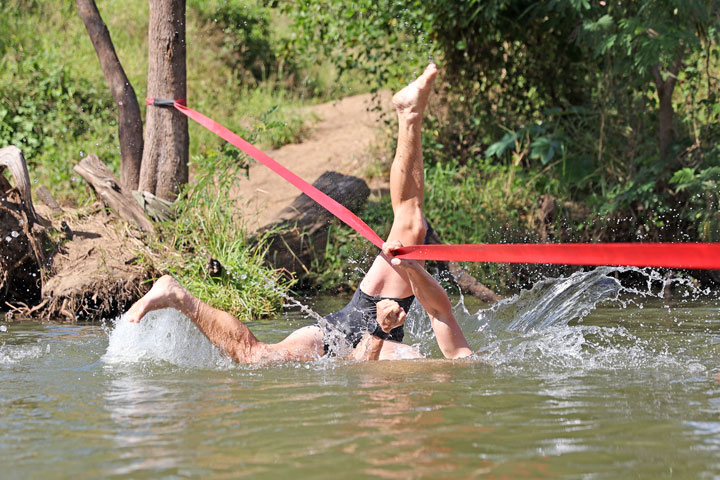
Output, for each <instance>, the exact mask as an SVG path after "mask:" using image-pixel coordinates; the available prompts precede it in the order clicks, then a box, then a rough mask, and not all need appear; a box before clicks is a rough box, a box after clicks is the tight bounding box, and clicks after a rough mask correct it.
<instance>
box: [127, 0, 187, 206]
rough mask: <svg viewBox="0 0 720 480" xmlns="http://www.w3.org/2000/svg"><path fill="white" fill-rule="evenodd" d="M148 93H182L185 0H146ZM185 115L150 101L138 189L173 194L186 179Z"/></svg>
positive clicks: (169, 197) (173, 96) (166, 195)
mask: <svg viewBox="0 0 720 480" xmlns="http://www.w3.org/2000/svg"><path fill="white" fill-rule="evenodd" d="M149 3H150V24H149V42H148V43H149V44H148V96H149V97H156V98H167V99H173V100H177V99H180V98H185V95H186V77H185V75H186V70H185V0H149ZM187 164H188V126H187V118H186V117H185V116H184V115H182V114H180V112H177V111H175V110H173V109H168V108H159V107H149V108H148V109H147V114H146V123H145V151H144V152H143V160H142V168H141V170H140V186H139V190H141V191H148V192H150V193H154V194H155V195H156V196H158V197H160V198H163V199H165V200H173V199H174V198H175V197H176V196H177V193H178V190H179V187H180V186H181V185H182V184H184V183H187V180H188V165H187Z"/></svg>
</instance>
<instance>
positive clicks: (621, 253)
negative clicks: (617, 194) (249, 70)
mask: <svg viewBox="0 0 720 480" xmlns="http://www.w3.org/2000/svg"><path fill="white" fill-rule="evenodd" d="M155 100H156V99H153V98H148V99H146V104H147V105H154V104H155ZM157 100H158V106H163V107H165V106H170V105H169V101H167V100H164V99H163V100H160V99H157ZM172 105H173V106H174V107H175V108H176V109H177V110H179V111H180V112H182V113H183V114H184V115H186V116H187V117H189V118H191V119H193V120H195V121H196V122H197V123H199V124H200V125H202V126H203V127H205V128H207V129H208V130H210V131H211V132H213V133H214V134H215V135H217V136H219V137H220V138H222V139H224V140H226V141H228V142H230V143H231V144H233V145H235V146H236V147H237V148H239V149H240V150H242V151H243V152H245V153H246V154H248V155H250V156H251V157H252V158H254V159H255V160H257V161H258V162H260V163H262V164H263V165H265V166H267V167H268V168H270V169H271V170H272V171H274V172H275V173H277V174H278V175H280V176H281V177H283V178H284V179H285V180H287V181H288V182H290V183H292V184H293V185H295V186H296V187H297V188H298V189H300V191H302V192H304V193H305V194H306V195H307V196H309V197H310V198H312V199H313V200H315V201H316V202H317V203H319V204H320V205H322V206H323V207H325V208H326V209H327V210H328V211H330V212H331V213H332V214H333V215H335V216H336V217H338V218H339V219H340V220H342V221H343V222H345V223H346V224H347V225H349V226H350V227H351V228H353V229H354V230H355V231H357V232H358V233H359V234H360V235H362V236H363V237H365V238H366V239H368V240H369V241H370V242H371V243H373V244H374V245H375V246H377V247H378V248H382V244H383V241H382V239H381V238H380V237H379V236H378V235H377V234H376V233H375V232H374V231H373V230H372V229H371V228H370V227H368V226H367V225H366V224H365V222H363V221H362V220H360V219H359V218H358V217H357V216H356V215H355V214H354V213H352V212H351V211H350V210H348V209H347V208H345V207H344V206H342V205H340V204H339V203H338V202H337V201H335V200H333V199H332V198H330V197H329V196H328V195H326V194H324V193H323V192H321V191H320V190H318V189H317V188H316V187H314V186H312V185H311V184H309V183H308V182H306V181H305V180H303V179H302V178H300V177H298V176H297V175H295V174H294V173H293V172H291V171H290V170H288V169H287V168H285V167H284V166H282V165H281V164H279V163H278V162H277V161H275V160H273V159H272V158H270V156H268V155H267V154H266V153H264V152H262V151H260V150H259V149H257V148H256V147H254V146H253V145H251V144H249V143H248V142H247V141H245V140H243V139H242V138H241V137H239V136H238V135H236V134H235V133H233V132H231V131H230V130H229V129H227V128H226V127H224V126H222V125H220V124H219V123H217V122H216V121H214V120H212V119H210V118H208V117H206V116H205V115H203V114H202V113H199V112H197V111H195V110H193V109H191V108H188V107H187V106H186V105H185V100H184V99H182V100H177V101H175V102H174V103H173V104H172ZM393 253H394V254H395V255H396V256H397V257H399V258H405V259H414V260H441V261H465V262H499V263H547V264H564V265H618V266H636V267H666V268H701V269H709V270H718V269H720V243H562V244H560V243H550V244H488V245H409V246H405V247H402V248H399V249H397V250H395V251H393Z"/></svg>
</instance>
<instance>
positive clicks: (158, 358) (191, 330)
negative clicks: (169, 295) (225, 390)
mask: <svg viewBox="0 0 720 480" xmlns="http://www.w3.org/2000/svg"><path fill="white" fill-rule="evenodd" d="M109 336H110V338H109V343H108V347H107V351H106V353H105V355H103V357H102V360H103V362H105V363H106V364H122V363H143V362H151V363H157V362H167V363H170V364H172V365H176V366H180V367H189V368H208V369H218V368H220V369H224V368H229V367H230V366H231V365H233V362H232V360H230V359H229V358H228V357H227V356H225V355H224V354H223V353H222V352H221V351H220V349H218V348H217V347H215V346H214V345H213V344H212V343H210V341H208V339H207V338H206V337H205V336H204V335H203V334H202V332H200V330H198V329H197V327H195V325H194V324H193V323H192V322H191V321H190V320H189V319H188V318H187V317H186V316H185V315H184V314H182V313H181V312H179V311H177V310H174V309H171V308H168V309H164V310H157V311H154V312H150V313H148V314H147V315H145V317H143V319H142V321H141V322H140V323H130V322H129V321H128V320H127V319H126V318H125V315H123V316H121V317H119V318H118V319H116V320H115V321H114V328H113V329H112V330H111V331H110V332H109Z"/></svg>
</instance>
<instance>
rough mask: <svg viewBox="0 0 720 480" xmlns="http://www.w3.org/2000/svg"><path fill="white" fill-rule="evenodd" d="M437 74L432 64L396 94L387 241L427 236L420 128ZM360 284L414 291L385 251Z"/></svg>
mask: <svg viewBox="0 0 720 480" xmlns="http://www.w3.org/2000/svg"><path fill="white" fill-rule="evenodd" d="M436 75H437V68H436V67H435V65H434V64H430V65H428V67H427V68H426V69H425V71H424V72H423V74H422V75H420V77H418V78H417V79H416V80H415V81H414V82H412V83H411V84H410V85H408V86H406V87H405V88H403V89H402V90H400V91H399V92H398V93H396V94H395V95H394V96H393V106H394V107H395V112H396V113H397V116H398V140H397V148H396V151H395V158H394V160H393V164H392V166H391V168H390V197H391V201H392V206H393V214H394V218H393V225H392V228H391V230H390V235H389V236H388V241H392V240H397V241H399V242H400V243H402V244H403V245H418V244H422V243H423V241H424V240H425V231H426V225H425V220H424V218H423V211H422V204H423V197H424V188H425V180H424V166H423V157H422V142H421V136H420V130H421V124H422V116H423V112H424V111H425V107H426V105H427V100H428V97H429V96H430V92H431V90H432V84H433V81H434V80H435V76H436ZM360 288H361V289H362V291H364V292H365V293H367V294H368V295H375V296H383V297H395V298H403V297H408V296H410V295H412V290H411V288H410V284H409V282H408V279H407V275H406V274H405V272H403V271H402V270H400V269H397V268H395V267H393V266H392V265H390V262H389V259H388V258H387V257H385V256H382V255H381V256H378V258H377V259H375V262H374V263H373V265H372V267H370V270H369V271H368V273H367V275H365V278H364V279H363V281H362V283H361V284H360Z"/></svg>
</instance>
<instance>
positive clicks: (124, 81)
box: [75, 0, 143, 190]
mask: <svg viewBox="0 0 720 480" xmlns="http://www.w3.org/2000/svg"><path fill="white" fill-rule="evenodd" d="M75 5H76V6H77V9H78V12H80V17H81V18H82V20H83V23H84V24H85V29H86V30H87V32H88V35H90V40H91V41H92V44H93V47H95V52H96V53H97V56H98V59H99V60H100V66H101V67H102V70H103V73H104V74H105V79H106V80H107V83H108V86H109V87H110V91H111V92H112V96H113V100H115V105H116V106H117V112H118V137H119V140H120V156H121V157H122V166H121V172H120V180H121V182H122V184H123V186H125V187H126V188H128V189H130V190H135V189H137V187H138V182H139V180H140V162H141V161H142V154H143V131H142V117H141V116H140V106H139V105H138V101H137V96H136V95H135V90H134V89H133V87H132V85H131V84H130V81H129V80H128V78H127V75H125V71H124V70H123V68H122V65H121V64H120V60H119V59H118V56H117V54H116V53H115V47H114V46H113V43H112V39H111V38H110V32H109V31H108V29H107V26H106V25H105V22H103V19H102V17H101V16H100V12H99V11H98V9H97V6H96V5H95V1H94V0H76V1H75Z"/></svg>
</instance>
